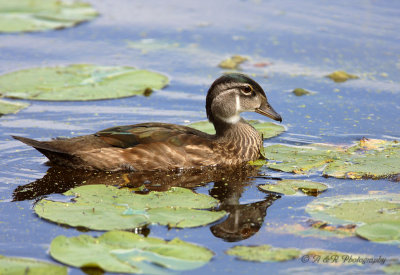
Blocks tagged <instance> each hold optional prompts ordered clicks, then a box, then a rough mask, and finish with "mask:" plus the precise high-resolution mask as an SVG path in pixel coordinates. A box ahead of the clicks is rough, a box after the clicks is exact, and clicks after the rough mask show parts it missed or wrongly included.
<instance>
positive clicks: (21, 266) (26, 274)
mask: <svg viewBox="0 0 400 275" xmlns="http://www.w3.org/2000/svg"><path fill="white" fill-rule="evenodd" d="M0 274H14V275H40V274H49V275H59V274H67V268H66V267H65V266H60V265H55V264H52V263H48V262H43V261H39V260H36V259H28V258H16V257H5V256H2V255H0Z"/></svg>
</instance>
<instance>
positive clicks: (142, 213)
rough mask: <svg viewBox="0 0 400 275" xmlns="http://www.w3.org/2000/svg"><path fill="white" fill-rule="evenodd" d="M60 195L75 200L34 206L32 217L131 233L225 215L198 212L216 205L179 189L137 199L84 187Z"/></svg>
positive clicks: (119, 191)
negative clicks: (147, 226)
mask: <svg viewBox="0 0 400 275" xmlns="http://www.w3.org/2000/svg"><path fill="white" fill-rule="evenodd" d="M64 195H66V196H75V197H76V198H75V199H73V201H72V202H67V203H65V202H58V201H50V200H47V199H43V200H41V201H40V202H38V203H37V204H36V206H35V212H36V214H37V215H38V216H39V217H41V218H44V219H47V220H50V221H53V222H56V223H61V224H67V225H70V226H74V227H78V226H81V227H86V228H90V229H94V230H113V229H132V228H136V227H141V226H144V225H147V224H161V225H168V226H170V227H180V228H183V227H196V226H202V225H206V224H209V223H212V222H215V221H217V220H219V219H221V218H222V217H224V216H225V214H226V213H225V211H218V212H214V211H206V210H201V209H209V208H212V207H215V206H217V204H218V201H217V200H216V199H214V198H212V197H210V196H207V195H203V194H196V193H194V192H192V191H191V190H188V189H184V188H179V187H174V188H171V189H170V190H168V191H166V192H156V191H153V192H150V193H149V194H146V195H141V194H134V193H132V192H131V191H130V190H129V189H118V188H116V187H113V186H105V185H86V186H80V187H77V188H74V189H71V190H70V191H68V192H66V193H64Z"/></svg>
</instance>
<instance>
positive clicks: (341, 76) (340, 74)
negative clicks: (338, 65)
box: [326, 71, 359, 82]
mask: <svg viewBox="0 0 400 275" xmlns="http://www.w3.org/2000/svg"><path fill="white" fill-rule="evenodd" d="M326 77H328V78H330V79H332V80H333V81H335V82H345V81H347V80H349V79H357V78H359V77H358V76H356V75H353V74H349V73H346V72H345V71H335V72H333V73H331V74H328V75H327V76H326Z"/></svg>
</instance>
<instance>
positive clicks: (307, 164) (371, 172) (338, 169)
mask: <svg viewBox="0 0 400 275" xmlns="http://www.w3.org/2000/svg"><path fill="white" fill-rule="evenodd" d="M265 154H266V156H267V158H268V159H269V160H270V161H269V162H268V163H266V164H267V166H268V167H269V168H272V169H276V170H280V171H284V172H294V173H299V174H307V173H308V172H310V171H316V170H319V169H320V170H323V175H325V176H331V177H336V178H350V179H361V178H372V179H378V178H385V177H389V176H391V175H397V174H399V173H400V143H399V142H398V141H387V140H376V139H363V140H361V141H360V142H359V143H358V144H356V145H354V146H351V147H349V148H347V149H346V148H341V147H334V146H332V145H321V144H311V145H309V146H285V145H272V146H269V147H266V148H265Z"/></svg>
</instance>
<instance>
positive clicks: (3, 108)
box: [0, 99, 29, 115]
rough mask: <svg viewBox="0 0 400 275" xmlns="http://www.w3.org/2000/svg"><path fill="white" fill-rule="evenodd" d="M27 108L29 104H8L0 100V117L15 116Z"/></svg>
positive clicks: (8, 102)
mask: <svg viewBox="0 0 400 275" xmlns="http://www.w3.org/2000/svg"><path fill="white" fill-rule="evenodd" d="M28 106H29V103H24V102H10V101H5V100H1V99H0V115H6V114H15V113H17V112H19V111H20V110H22V109H25V108H26V107H28Z"/></svg>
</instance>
